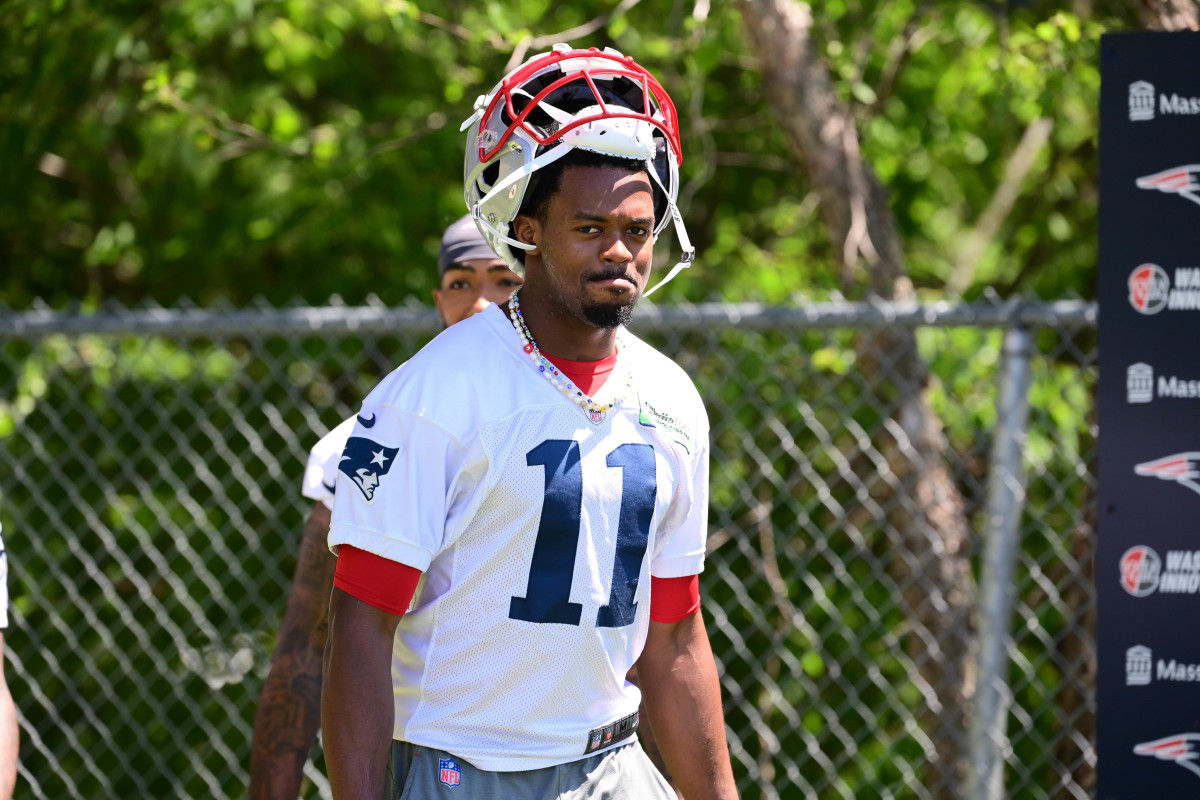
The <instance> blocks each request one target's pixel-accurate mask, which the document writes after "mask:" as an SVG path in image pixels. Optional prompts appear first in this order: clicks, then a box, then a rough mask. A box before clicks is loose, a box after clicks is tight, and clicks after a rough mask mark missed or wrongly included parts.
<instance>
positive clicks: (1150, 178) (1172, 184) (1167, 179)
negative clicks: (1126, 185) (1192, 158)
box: [1137, 164, 1200, 204]
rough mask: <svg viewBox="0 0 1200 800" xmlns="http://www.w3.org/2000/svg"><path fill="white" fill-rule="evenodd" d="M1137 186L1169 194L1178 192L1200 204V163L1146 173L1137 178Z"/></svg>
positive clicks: (1181, 195)
mask: <svg viewBox="0 0 1200 800" xmlns="http://www.w3.org/2000/svg"><path fill="white" fill-rule="evenodd" d="M1137 186H1138V188H1139V189H1157V190H1158V191H1160V192H1166V193H1167V194H1177V195H1179V196H1180V197H1184V198H1187V199H1188V200H1191V201H1192V202H1193V203H1197V204H1200V164H1185V165H1183V166H1182V167H1172V168H1171V169H1167V170H1163V171H1162V172H1156V173H1154V174H1153V175H1146V176H1144V177H1141V178H1138V179H1137Z"/></svg>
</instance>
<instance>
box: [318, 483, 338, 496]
mask: <svg viewBox="0 0 1200 800" xmlns="http://www.w3.org/2000/svg"><path fill="white" fill-rule="evenodd" d="M321 485H322V486H324V487H325V488H326V490H328V491H329V493H330V494H337V485H336V484H335V485H333V486H330V485H329V484H328V483H326V482H325V481H321Z"/></svg>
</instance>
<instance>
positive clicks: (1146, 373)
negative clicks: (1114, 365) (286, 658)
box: [1125, 361, 1200, 403]
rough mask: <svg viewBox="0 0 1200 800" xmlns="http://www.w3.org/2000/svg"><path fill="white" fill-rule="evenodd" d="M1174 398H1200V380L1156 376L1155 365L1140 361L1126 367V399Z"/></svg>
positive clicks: (1142, 401)
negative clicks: (1156, 377)
mask: <svg viewBox="0 0 1200 800" xmlns="http://www.w3.org/2000/svg"><path fill="white" fill-rule="evenodd" d="M1156 397H1157V398H1167V399H1174V400H1197V399H1200V380H1194V379H1191V378H1181V377H1179V376H1178V375H1159V376H1158V379H1157V380H1155V377H1154V367H1152V366H1151V365H1149V364H1146V363H1144V362H1141V361H1139V362H1138V363H1136V364H1130V365H1129V366H1128V367H1127V368H1126V369H1125V399H1126V401H1127V402H1129V403H1149V402H1152V401H1153V400H1154V399H1155V398H1156Z"/></svg>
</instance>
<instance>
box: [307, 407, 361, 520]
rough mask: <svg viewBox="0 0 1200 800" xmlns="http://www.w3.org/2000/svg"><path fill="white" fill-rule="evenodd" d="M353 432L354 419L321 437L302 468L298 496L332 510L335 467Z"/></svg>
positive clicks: (335, 477) (335, 479)
mask: <svg viewBox="0 0 1200 800" xmlns="http://www.w3.org/2000/svg"><path fill="white" fill-rule="evenodd" d="M353 430H354V417H350V419H345V420H342V421H341V422H340V423H338V425H337V426H336V427H335V428H334V429H333V430H331V431H330V432H329V433H327V434H325V435H324V436H322V437H321V439H320V441H318V442H317V443H316V444H315V445H313V449H312V450H311V451H310V452H309V454H308V463H307V464H306V465H305V467H304V481H303V482H302V483H301V485H300V494H302V495H304V496H305V497H307V498H308V499H309V500H317V501H319V502H321V503H324V504H325V506H326V507H327V508H333V497H334V492H335V491H336V489H337V473H338V469H337V465H338V461H339V460H340V459H341V457H342V451H343V450H345V449H346V440H347V439H349V438H350V433H351V432H352V431H353Z"/></svg>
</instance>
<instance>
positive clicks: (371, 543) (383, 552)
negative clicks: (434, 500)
mask: <svg viewBox="0 0 1200 800" xmlns="http://www.w3.org/2000/svg"><path fill="white" fill-rule="evenodd" d="M343 544H348V545H350V546H351V547H357V548H358V549H359V550H365V551H366V552H368V553H374V554H375V555H377V556H380V557H381V558H386V559H387V560H389V561H396V562H399V563H401V564H407V565H408V566H410V567H412V568H413V569H416V570H419V571H421V572H424V571H426V570H427V569H429V564H430V563H431V562H432V561H433V554H432V553H430V552H428V551H426V550H423V549H421V548H419V547H414V546H413V545H411V544H408V543H407V542H398V541H396V540H395V539H390V538H388V537H387V536H384V535H383V534H381V533H379V532H378V531H371V530H366V529H364V528H356V527H353V526H351V525H346V524H341V525H333V526H331V527H330V528H329V550H330V552H332V553H333V554H334V555H337V551H338V546H339V545H343Z"/></svg>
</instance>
